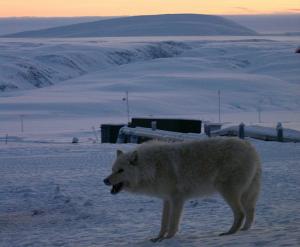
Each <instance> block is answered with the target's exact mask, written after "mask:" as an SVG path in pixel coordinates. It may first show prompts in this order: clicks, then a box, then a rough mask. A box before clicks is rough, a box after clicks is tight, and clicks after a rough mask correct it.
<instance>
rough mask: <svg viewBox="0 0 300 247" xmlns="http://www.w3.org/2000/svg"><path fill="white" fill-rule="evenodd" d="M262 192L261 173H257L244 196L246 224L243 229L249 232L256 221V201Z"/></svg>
mask: <svg viewBox="0 0 300 247" xmlns="http://www.w3.org/2000/svg"><path fill="white" fill-rule="evenodd" d="M259 190H260V172H257V173H256V174H255V176H254V178H253V180H252V182H251V184H250V186H249V188H248V189H247V190H246V191H245V193H244V194H243V195H242V205H243V207H244V209H245V213H246V222H245V224H244V226H243V228H242V229H241V230H242V231H246V230H248V229H249V228H250V227H251V225H252V222H253V220H254V215H255V206H256V201H257V198H258V195H259Z"/></svg>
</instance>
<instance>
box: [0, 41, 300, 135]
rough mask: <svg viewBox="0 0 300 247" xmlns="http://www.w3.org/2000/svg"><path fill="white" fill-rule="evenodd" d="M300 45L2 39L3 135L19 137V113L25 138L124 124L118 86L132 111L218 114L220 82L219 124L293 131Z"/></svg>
mask: <svg viewBox="0 0 300 247" xmlns="http://www.w3.org/2000/svg"><path fill="white" fill-rule="evenodd" d="M299 43H300V40H299V38H295V37H278V38H274V37H273V38H270V39H265V37H264V38H262V37H229V36H227V37H161V38H158V37H140V38H86V39H31V40H30V39H29V40H26V39H21V40H20V39H1V40H0V45H1V47H2V48H3V49H1V51H0V57H1V63H0V71H1V74H0V82H1V85H2V89H3V91H2V92H0V100H1V104H0V118H1V127H0V136H2V137H3V136H5V135H6V134H8V135H9V136H17V135H20V134H21V122H22V120H23V128H24V131H23V133H22V135H23V136H26V134H29V135H33V134H39V135H41V134H47V133H50V135H51V136H52V134H53V133H58V132H62V133H66V132H68V131H69V132H70V133H72V132H82V131H88V132H90V131H91V128H92V126H95V128H98V127H99V125H100V124H101V123H107V122H115V123H116V122H121V123H125V122H126V120H127V116H126V104H125V103H124V101H122V98H124V96H125V91H128V92H129V105H130V115H131V116H156V117H157V116H165V117H185V118H196V119H202V120H206V121H218V90H220V91H221V118H222V119H221V120H222V122H226V123H240V122H242V121H243V122H245V123H246V124H248V123H249V124H262V125H265V126H276V124H277V122H279V121H280V122H282V123H283V125H284V127H290V128H295V129H300V127H299V122H300V114H299V105H300V100H299V99H300V98H299V96H300V81H299V78H300V70H299V67H300V59H299V54H296V53H295V49H296V48H297V46H298V44H299ZM258 112H260V115H261V119H260V120H259V118H258ZM21 119H22V120H21ZM260 122H261V123H260ZM71 135H72V134H71Z"/></svg>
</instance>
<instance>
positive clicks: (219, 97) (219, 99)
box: [218, 89, 221, 123]
mask: <svg viewBox="0 0 300 247" xmlns="http://www.w3.org/2000/svg"><path fill="white" fill-rule="evenodd" d="M218 101H219V123H221V90H220V89H219V90H218Z"/></svg>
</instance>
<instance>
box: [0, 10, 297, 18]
mask: <svg viewBox="0 0 300 247" xmlns="http://www.w3.org/2000/svg"><path fill="white" fill-rule="evenodd" d="M180 14H182V15H189V14H190V15H215V16H271V15H272V16H276V15H277V16H282V15H300V12H274V13H265V14H263V13H249V14H203V13H164V14H138V15H98V16H97V15H74V16H52V15H49V16H30V15H28V16H26V15H24V16H0V19H5V18H7V19H8V18H91V17H95V18H96V17H105V18H106V17H107V18H109V17H133V16H151V15H180Z"/></svg>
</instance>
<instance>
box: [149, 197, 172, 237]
mask: <svg viewBox="0 0 300 247" xmlns="http://www.w3.org/2000/svg"><path fill="white" fill-rule="evenodd" d="M169 220H170V202H169V201H167V200H165V201H164V205H163V213H162V218H161V227H160V232H159V234H158V236H157V237H156V238H152V239H151V241H152V242H157V241H160V240H161V239H162V238H163V237H164V236H165V235H166V233H167V231H168V226H169Z"/></svg>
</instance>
